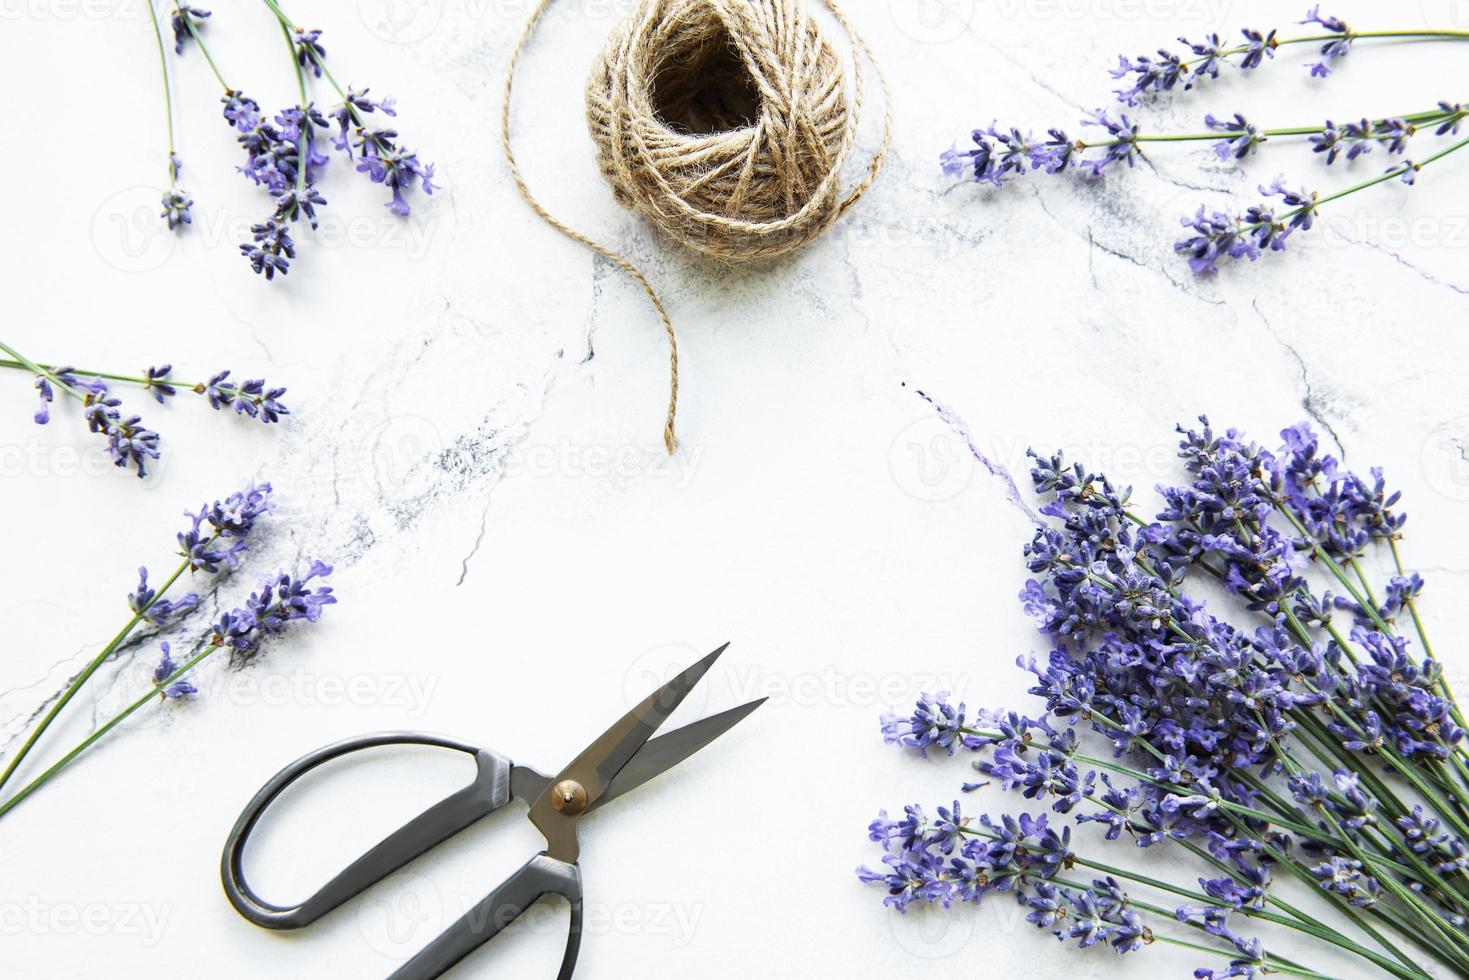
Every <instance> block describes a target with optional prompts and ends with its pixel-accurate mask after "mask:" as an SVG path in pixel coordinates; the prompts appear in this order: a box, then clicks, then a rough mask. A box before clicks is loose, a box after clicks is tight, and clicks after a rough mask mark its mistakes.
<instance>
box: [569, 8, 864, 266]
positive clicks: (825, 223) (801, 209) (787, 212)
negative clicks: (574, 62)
mask: <svg viewBox="0 0 1469 980" xmlns="http://www.w3.org/2000/svg"><path fill="white" fill-rule="evenodd" d="M839 16H840V15H839ZM843 23H845V22H844V21H843ZM854 73H855V78H856V81H857V84H856V86H855V87H854V88H853V90H852V93H851V101H850V102H849V95H848V86H847V76H846V68H845V65H844V63H843V60H842V58H841V56H840V55H839V54H838V53H837V50H836V48H835V47H833V45H832V44H831V42H830V41H829V40H828V38H827V37H826V34H825V32H824V31H823V30H822V28H821V25H820V24H819V23H818V22H817V21H816V20H815V19H814V18H813V17H812V16H811V15H810V14H809V13H807V11H806V10H805V9H803V8H802V7H801V6H800V4H799V3H798V2H797V0H643V2H642V3H640V4H639V5H638V7H637V9H636V10H635V11H634V12H633V14H632V16H631V17H629V18H628V19H626V20H625V21H623V22H622V24H621V25H620V26H619V27H618V28H617V30H616V31H614V32H613V35H612V37H611V38H610V40H609V41H608V44H607V46H606V48H605V49H604V50H603V53H602V57H601V59H600V60H599V61H598V63H597V64H596V66H595V67H594V68H593V69H592V72H591V75H590V78H589V81H588V83H587V125H588V128H589V129H590V130H591V135H592V141H593V142H594V143H595V144H596V147H597V160H598V163H599V165H600V166H601V169H602V173H603V175H604V176H605V177H606V178H607V181H608V183H610V184H611V185H612V190H613V193H614V194H615V196H616V198H617V200H618V201H619V202H620V203H622V204H623V205H625V206H626V207H629V208H631V209H633V210H634V211H636V212H638V213H639V214H641V215H642V216H643V217H645V218H647V219H648V220H649V221H651V222H652V223H653V224H655V225H657V226H658V227H659V228H661V229H662V230H663V231H664V232H666V233H667V234H668V235H669V236H670V237H672V238H674V239H676V240H677V241H679V242H681V243H683V244H684V245H686V246H688V247H689V248H692V249H694V250H696V251H698V252H702V253H704V254H706V255H711V256H714V257H717V258H720V259H730V260H742V259H754V258H761V257H765V256H771V255H779V254H781V253H783V252H788V251H791V250H792V249H796V248H800V247H801V246H803V245H805V244H807V243H808V242H810V241H811V240H812V239H814V238H816V237H817V236H818V235H820V234H821V233H822V232H823V231H825V230H826V229H827V228H828V227H830V226H831V223H832V222H833V221H835V220H836V219H837V218H838V217H839V216H840V215H841V213H842V211H843V210H845V209H846V208H847V207H848V206H850V205H851V204H852V203H853V202H855V201H856V200H857V199H858V198H859V197H861V196H862V194H863V192H865V191H866V190H867V187H868V186H869V185H870V184H871V182H872V179H873V177H874V176H875V173H876V168H875V167H874V168H873V169H872V170H870V171H869V172H868V175H867V177H866V178H864V180H863V181H861V182H860V183H859V184H858V185H857V186H856V187H854V188H852V189H851V190H850V191H849V192H848V193H847V194H846V195H843V194H842V193H841V191H842V187H841V182H842V165H843V163H844V162H845V161H846V159H847V157H848V156H849V154H850V153H851V150H852V146H853V143H854V142H855V140H856V134H857V121H858V116H859V114H860V109H861V100H862V88H861V63H860V61H859V62H856V63H855V65H854ZM879 163H880V161H879Z"/></svg>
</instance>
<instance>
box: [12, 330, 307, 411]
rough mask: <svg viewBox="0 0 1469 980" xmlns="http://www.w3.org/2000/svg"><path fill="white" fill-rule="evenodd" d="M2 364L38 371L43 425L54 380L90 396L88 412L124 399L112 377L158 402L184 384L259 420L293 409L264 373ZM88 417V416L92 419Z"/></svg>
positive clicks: (220, 407) (211, 402)
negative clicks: (192, 374) (195, 374)
mask: <svg viewBox="0 0 1469 980" xmlns="http://www.w3.org/2000/svg"><path fill="white" fill-rule="evenodd" d="M0 349H5V350H7V351H8V350H9V348H5V347H4V346H3V345H0ZM0 368H14V369H18V370H23V371H34V372H37V377H36V382H35V384H36V389H37V392H38V394H39V396H40V399H41V403H40V407H39V408H38V410H37V411H36V413H35V416H34V418H35V421H36V422H37V423H38V424H41V425H45V424H46V423H47V422H48V421H49V420H50V417H51V413H50V405H51V402H52V401H53V400H54V398H55V387H56V385H55V384H53V382H56V383H59V384H60V385H63V386H69V387H72V388H74V389H76V390H77V391H81V392H84V393H85V394H86V395H88V396H90V397H91V398H92V400H93V402H94V405H93V406H92V407H91V408H89V409H88V410H89V411H95V410H96V407H95V406H96V405H101V406H102V407H103V409H104V410H113V411H115V410H116V408H117V406H118V405H120V404H121V401H120V400H119V399H117V398H116V397H115V396H113V395H112V394H111V393H110V390H109V388H108V386H107V385H106V384H105V382H108V381H111V382H118V383H122V384H129V385H135V386H137V387H140V388H142V389H143V390H144V391H145V392H147V393H148V394H149V395H151V396H152V397H153V399H154V400H155V401H157V402H158V404H160V405H162V404H164V403H165V402H166V401H168V400H169V399H171V398H173V397H175V396H176V395H178V393H179V391H180V389H184V390H187V391H190V392H193V393H194V394H196V395H202V396H204V398H205V399H206V400H207V401H208V402H209V405H210V407H211V408H213V409H215V410H216V411H224V410H225V409H229V408H233V409H234V412H235V414H236V415H244V416H247V417H249V418H252V419H259V420H260V421H261V422H264V423H266V424H267V425H268V424H270V423H272V422H279V421H280V419H281V416H283V415H290V414H291V410H290V409H289V408H287V407H286V405H285V404H284V403H283V402H282V401H281V398H282V396H284V395H285V393H286V389H285V388H277V387H272V386H270V385H267V384H266V382H265V379H263V378H253V379H248V380H245V381H232V380H230V374H231V372H230V371H228V370H225V371H220V372H219V373H218V374H215V375H213V376H211V377H210V378H209V380H208V381H201V382H194V383H190V382H187V381H180V380H178V379H176V378H173V377H172V374H173V365H171V364H159V365H154V366H152V367H149V368H146V369H145V370H144V372H143V374H142V375H141V376H138V375H127V374H113V373H109V372H106V371H83V370H79V369H77V368H71V367H55V366H53V365H49V364H40V363H36V362H31V361H28V360H22V359H16V360H6V359H3V358H0ZM84 379H92V380H84ZM90 417H91V416H90V415H89V416H88V418H89V419H90Z"/></svg>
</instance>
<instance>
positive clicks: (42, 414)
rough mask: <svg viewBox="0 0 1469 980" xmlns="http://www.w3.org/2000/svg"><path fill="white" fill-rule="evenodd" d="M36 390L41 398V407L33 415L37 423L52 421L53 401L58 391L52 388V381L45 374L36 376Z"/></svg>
mask: <svg viewBox="0 0 1469 980" xmlns="http://www.w3.org/2000/svg"><path fill="white" fill-rule="evenodd" d="M36 392H37V394H38V395H39V396H40V399H41V407H40V408H38V409H36V414H35V415H33V416H31V418H33V419H34V420H35V422H36V424H37V425H45V424H46V423H47V422H50V421H51V402H52V400H54V399H55V397H56V393H55V392H54V391H52V390H51V382H50V381H48V380H46V378H45V377H44V376H41V377H38V378H36Z"/></svg>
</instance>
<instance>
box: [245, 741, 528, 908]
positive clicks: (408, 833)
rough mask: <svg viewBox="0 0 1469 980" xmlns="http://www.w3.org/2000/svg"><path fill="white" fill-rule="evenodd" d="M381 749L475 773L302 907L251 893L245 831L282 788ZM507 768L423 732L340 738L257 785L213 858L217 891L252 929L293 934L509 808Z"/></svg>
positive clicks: (489, 755)
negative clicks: (419, 748) (461, 761)
mask: <svg viewBox="0 0 1469 980" xmlns="http://www.w3.org/2000/svg"><path fill="white" fill-rule="evenodd" d="M383 745H428V746H433V747H435V748H446V749H453V750H455V751H456V752H463V753H465V754H466V755H471V756H473V757H474V761H475V766H476V768H477V771H476V774H475V779H474V782H473V783H471V784H470V785H469V786H466V787H465V788H464V789H461V790H459V791H458V792H456V793H454V794H453V795H452V796H449V797H447V798H445V799H443V800H441V801H440V802H438V803H435V804H434V805H433V806H431V807H429V808H428V809H427V810H425V811H424V812H423V813H421V814H419V815H418V816H416V817H414V818H413V819H412V820H410V821H409V822H408V823H407V824H405V825H404V826H403V827H401V828H399V829H398V830H396V831H394V832H393V833H391V834H389V835H388V836H387V837H386V838H384V839H383V840H382V841H381V842H380V843H378V844H377V845H375V846H374V847H373V848H372V849H371V850H370V851H368V852H367V853H366V854H364V855H362V857H360V858H358V859H357V860H356V861H353V862H352V863H351V864H350V865H348V866H347V868H346V869H345V870H343V871H342V872H341V873H340V874H338V875H337V876H336V877H335V878H333V879H332V880H331V881H329V882H327V883H326V885H325V886H323V887H322V888H321V890H320V891H318V892H317V893H316V894H314V895H312V896H311V897H310V898H308V899H306V900H305V901H304V902H302V903H301V904H299V905H293V906H281V905H273V904H271V903H270V902H267V901H264V900H263V899H261V898H260V897H259V896H258V895H256V894H255V892H254V891H252V890H251V888H250V885H249V884H248V883H247V882H246V881H245V875H244V872H243V871H242V870H241V868H240V863H241V859H242V856H243V855H244V852H245V842H246V841H247V840H248V839H249V837H250V832H251V831H252V830H253V829H254V828H255V824H256V822H258V821H259V820H260V817H261V815H262V814H264V812H265V810H266V809H267V808H268V807H269V806H270V804H271V803H272V802H273V801H274V800H275V798H276V797H277V796H279V795H280V794H281V793H282V792H283V791H284V790H285V789H286V787H287V786H290V785H291V784H292V783H294V782H295V781H296V780H298V779H300V778H301V777H302V776H304V775H306V773H308V772H310V771H311V770H313V769H315V768H316V767H318V766H320V765H323V764H325V763H327V762H330V761H331V760H333V759H336V758H339V757H341V756H344V755H348V754H350V753H352V752H358V751H361V750H363V749H371V748H377V747H379V746H383ZM511 768H512V767H511V763H510V760H509V759H506V758H504V757H502V756H499V755H496V754H495V753H493V752H490V751H487V750H485V749H481V748H477V747H476V746H473V745H469V744H467V743H465V742H461V741H459V740H458V739H452V738H446V737H444V736H442V735H431V734H427V733H424V732H379V733H375V734H372V735H362V736H358V737H357V738H349V739H344V740H343V741H340V742H336V743H333V744H332V745H328V746H325V747H324V748H320V749H317V750H316V751H315V752H312V753H311V754H310V755H306V756H302V757H301V758H300V759H297V760H296V761H295V762H293V763H291V764H290V765H289V766H287V767H286V768H284V769H282V770H281V771H280V772H279V773H277V774H276V775H275V776H274V777H273V778H272V779H271V780H270V782H268V783H266V784H265V785H264V786H262V787H261V788H260V792H258V793H256V794H255V798H254V799H252V800H251V801H250V803H249V804H248V805H247V806H246V807H245V810H244V812H243V813H241V814H240V819H239V820H238V821H236V823H235V826H234V829H233V830H231V831H230V836H229V839H228V840H227V841H226V842H225V845H224V857H223V858H222V860H221V861H220V877H221V878H222V879H223V882H224V892H225V894H226V895H227V896H229V900H230V904H231V905H233V906H234V907H235V909H236V911H238V912H239V913H240V914H241V915H243V916H244V917H245V918H247V919H249V920H250V921H251V922H253V923H255V924H256V925H257V926H264V927H265V928H267V929H299V928H301V927H302V926H306V925H310V924H311V923H313V922H315V921H316V920H317V919H319V918H321V917H322V916H323V915H326V914H327V913H328V912H330V911H332V910H333V909H335V908H338V907H339V906H341V905H342V904H343V903H344V902H346V901H347V900H349V899H351V898H353V897H354V896H356V895H359V894H361V893H362V892H364V891H366V890H367V889H368V888H371V887H372V886H373V885H375V884H377V883H378V882H379V881H382V880H383V879H384V878H386V877H387V876H388V875H390V874H392V873H393V872H395V871H397V870H398V869H399V868H401V867H403V866H404V865H406V864H408V863H409V862H410V861H412V860H413V859H414V858H417V857H419V856H420V855H422V854H423V853H424V852H426V851H428V850H429V849H431V848H433V847H436V846H437V845H439V844H441V843H443V842H444V841H446V840H448V839H449V838H450V837H453V836H454V835H455V834H457V833H459V832H460V831H461V830H464V829H465V828H466V827H469V826H470V825H471V824H473V823H475V822H476V821H478V820H480V819H482V818H484V817H485V816H486V815H488V814H490V813H493V812H494V811H496V810H498V809H499V808H500V807H502V806H504V805H505V804H506V803H508V802H509V801H510V796H511V790H510V776H511Z"/></svg>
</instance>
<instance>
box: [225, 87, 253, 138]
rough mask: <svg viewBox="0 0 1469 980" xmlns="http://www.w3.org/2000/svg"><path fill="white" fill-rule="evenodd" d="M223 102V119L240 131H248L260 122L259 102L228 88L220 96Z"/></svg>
mask: <svg viewBox="0 0 1469 980" xmlns="http://www.w3.org/2000/svg"><path fill="white" fill-rule="evenodd" d="M220 101H221V102H223V103H224V119H225V122H227V123H229V124H230V125H231V126H233V127H234V128H235V129H236V130H238V131H239V132H241V133H248V132H250V130H252V129H254V128H255V127H256V126H257V125H259V123H260V103H258V102H256V101H255V100H254V99H252V98H250V97H249V96H247V95H245V93H244V92H238V91H235V90H234V89H230V90H229V91H227V92H225V93H224V95H223V96H222V97H221V98H220Z"/></svg>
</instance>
